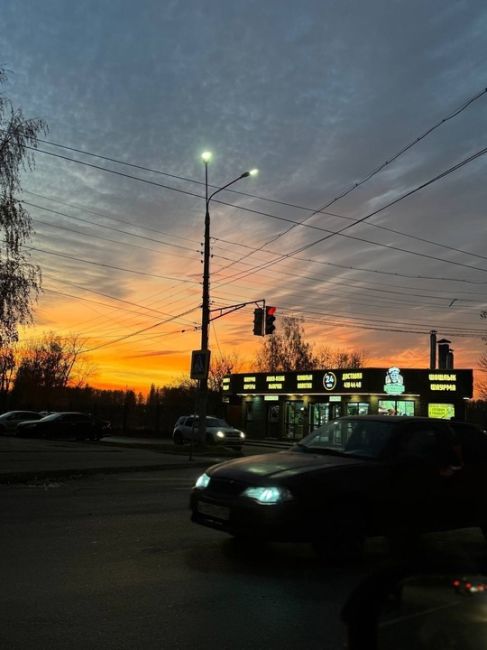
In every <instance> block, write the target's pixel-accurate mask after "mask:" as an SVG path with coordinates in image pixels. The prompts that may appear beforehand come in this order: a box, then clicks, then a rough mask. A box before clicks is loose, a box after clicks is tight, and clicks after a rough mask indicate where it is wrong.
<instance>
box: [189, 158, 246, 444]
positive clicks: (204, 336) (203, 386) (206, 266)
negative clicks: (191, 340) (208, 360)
mask: <svg viewBox="0 0 487 650" xmlns="http://www.w3.org/2000/svg"><path fill="white" fill-rule="evenodd" d="M211 157H212V156H211V153H210V152H209V151H205V152H204V153H203V154H202V156H201V158H202V159H203V162H204V165H205V205H206V211H205V240H204V247H203V301H202V305H201V350H202V351H203V352H208V351H209V347H208V328H209V324H210V201H211V199H212V198H213V197H214V196H215V194H218V192H221V191H223V190H225V189H226V188H227V187H230V185H233V184H234V183H236V182H237V181H239V180H241V179H242V178H247V177H248V176H255V175H256V174H257V171H258V170H257V169H252V170H251V171H248V172H244V173H243V174H241V175H240V176H238V177H237V178H234V179H233V181H230V182H229V183H227V184H226V185H223V186H222V187H219V188H218V189H217V190H215V191H214V192H213V193H212V194H210V196H208V163H209V161H210V160H211ZM208 366H209V364H208ZM199 393H200V401H199V413H198V415H199V427H198V434H199V439H200V442H203V441H204V439H205V431H206V413H207V404H208V373H207V372H205V375H204V378H203V379H200V383H199Z"/></svg>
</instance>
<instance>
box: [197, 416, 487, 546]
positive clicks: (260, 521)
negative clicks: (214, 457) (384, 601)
mask: <svg viewBox="0 0 487 650" xmlns="http://www.w3.org/2000/svg"><path fill="white" fill-rule="evenodd" d="M467 438H468V441H467ZM463 443H466V444H465V447H466V449H465V451H467V447H468V453H466V454H464V453H463ZM190 507H191V511H192V521H194V522H196V523H199V524H202V525H205V526H209V527H211V528H215V529H217V530H221V531H224V532H227V533H230V534H232V535H234V536H237V537H243V538H254V539H267V540H272V541H279V540H283V541H310V542H312V543H313V544H314V546H315V548H316V549H317V550H318V551H319V552H322V553H326V554H337V555H340V554H347V553H350V554H355V553H356V552H358V551H360V549H361V547H362V546H363V542H364V540H365V538H366V537H367V536H376V535H377V536H379V535H380V536H382V535H386V536H391V537H397V538H405V537H407V536H409V535H410V534H417V533H420V532H426V531H438V530H448V529H453V528H460V527H467V526H480V527H481V528H482V530H483V531H484V533H485V532H487V435H486V433H485V432H484V431H482V430H481V429H479V428H477V427H474V426H469V425H465V426H463V427H459V428H457V430H455V427H454V425H453V424H452V423H450V422H448V421H446V420H437V419H432V418H420V417H401V416H356V417H345V418H339V419H337V420H333V421H331V422H328V423H327V424H325V425H324V426H322V427H320V428H318V429H316V430H315V431H313V432H312V433H310V434H309V435H308V436H306V437H305V438H303V440H302V441H301V442H300V443H298V444H297V445H295V446H293V447H291V448H290V449H289V450H287V451H282V452H278V453H272V454H264V455H259V456H250V457H246V458H243V459H237V460H231V461H227V462H223V463H220V464H218V465H214V466H213V467H210V468H209V469H208V470H207V471H206V472H205V473H204V474H202V475H201V476H200V477H199V478H198V480H197V482H196V485H195V487H194V488H193V491H192V494H191V502H190Z"/></svg>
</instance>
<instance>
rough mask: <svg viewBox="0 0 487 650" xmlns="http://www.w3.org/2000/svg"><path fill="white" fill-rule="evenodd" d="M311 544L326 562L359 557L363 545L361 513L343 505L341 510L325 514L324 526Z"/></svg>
mask: <svg viewBox="0 0 487 650" xmlns="http://www.w3.org/2000/svg"><path fill="white" fill-rule="evenodd" d="M312 546H313V549H314V551H315V553H316V554H317V555H318V557H319V558H320V559H321V560H322V561H323V562H326V563H327V564H334V563H336V562H343V561H352V560H358V559H360V558H361V557H362V555H363V552H364V547H365V521H364V517H363V513H362V512H361V511H360V510H359V509H358V508H357V509H356V508H353V509H349V508H347V506H346V505H345V506H344V507H343V512H340V513H337V514H332V515H331V516H327V517H326V528H325V529H324V530H320V531H319V532H318V533H317V534H316V536H315V538H314V539H313V540H312Z"/></svg>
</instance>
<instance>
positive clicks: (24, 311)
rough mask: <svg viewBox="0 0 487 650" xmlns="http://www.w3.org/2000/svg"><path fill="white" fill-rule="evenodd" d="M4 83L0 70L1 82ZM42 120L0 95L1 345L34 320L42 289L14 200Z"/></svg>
mask: <svg viewBox="0 0 487 650" xmlns="http://www.w3.org/2000/svg"><path fill="white" fill-rule="evenodd" d="M5 81H6V74H5V70H3V69H2V68H0V84H2V83H4V82H5ZM46 129H47V127H46V125H45V123H44V122H43V121H42V120H37V119H30V120H26V119H25V118H24V116H23V114H22V111H21V109H20V108H14V107H13V105H12V103H11V102H10V100H9V99H7V98H6V97H5V96H3V95H1V94H0V228H1V230H2V237H1V242H0V344H1V345H8V344H10V343H11V342H13V341H16V340H17V339H18V325H19V324H25V323H29V322H30V321H31V319H32V311H31V305H32V302H33V300H35V299H37V296H38V294H39V291H40V281H41V278H40V270H39V268H38V267H37V266H34V265H33V264H31V263H30V262H29V260H30V257H29V255H28V253H27V252H26V251H25V249H24V244H25V243H26V242H27V241H28V240H29V239H30V236H31V232H32V223H31V219H30V216H29V214H28V212H27V211H26V210H25V208H24V207H23V205H22V203H21V201H20V200H19V199H18V197H17V193H18V192H19V191H20V189H21V188H20V172H21V170H22V169H26V168H27V169H32V165H33V160H32V156H31V155H30V153H29V151H30V149H31V148H35V147H36V146H37V134H38V133H39V132H44V133H45V132H46Z"/></svg>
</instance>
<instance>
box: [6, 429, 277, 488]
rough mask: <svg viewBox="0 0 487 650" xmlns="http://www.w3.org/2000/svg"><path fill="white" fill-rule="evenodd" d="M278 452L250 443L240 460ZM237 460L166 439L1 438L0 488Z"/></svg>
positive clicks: (226, 453)
mask: <svg viewBox="0 0 487 650" xmlns="http://www.w3.org/2000/svg"><path fill="white" fill-rule="evenodd" d="M287 446H289V445H287ZM279 448H282V447H275V446H272V447H269V446H268V445H267V444H265V445H263V446H261V445H256V446H254V444H253V443H252V444H250V443H249V444H248V445H247V449H246V451H245V455H251V454H254V453H255V454H258V453H265V452H268V451H269V452H272V451H277V450H278V449H279ZM190 456H191V458H190ZM236 457H239V454H238V452H235V451H233V450H230V449H226V448H222V449H203V450H201V449H194V450H193V452H192V453H191V450H190V447H189V445H185V446H184V447H176V446H175V445H174V443H173V442H172V440H169V439H167V438H135V437H134V438H129V437H127V436H109V437H107V438H103V439H102V440H101V441H99V442H96V443H95V442H75V441H71V440H38V439H31V438H15V437H8V436H0V484H2V483H3V484H9V483H23V482H26V481H42V480H46V479H49V478H60V477H65V478H69V477H75V476H80V475H87V474H110V473H117V472H139V471H147V470H165V469H178V468H192V467H194V468H203V469H204V468H206V467H209V466H210V465H214V464H216V463H219V462H221V461H223V460H228V459H230V458H236Z"/></svg>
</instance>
